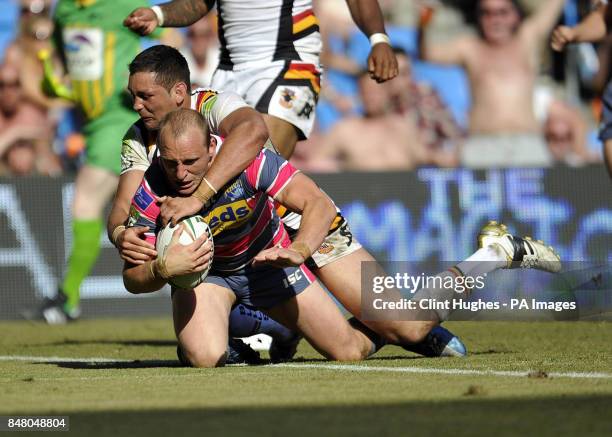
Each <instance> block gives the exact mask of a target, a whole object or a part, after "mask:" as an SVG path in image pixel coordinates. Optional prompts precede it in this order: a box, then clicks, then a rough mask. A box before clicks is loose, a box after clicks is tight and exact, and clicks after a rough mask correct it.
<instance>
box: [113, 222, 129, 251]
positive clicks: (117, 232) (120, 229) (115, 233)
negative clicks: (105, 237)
mask: <svg viewBox="0 0 612 437" xmlns="http://www.w3.org/2000/svg"><path fill="white" fill-rule="evenodd" d="M125 229H126V228H125V226H123V225H119V226H117V227H116V228H115V229H113V233H112V234H111V243H113V245H114V246H115V247H117V239H118V238H119V235H121V233H122V232H123V231H125Z"/></svg>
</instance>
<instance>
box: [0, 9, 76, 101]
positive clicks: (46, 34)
mask: <svg viewBox="0 0 612 437" xmlns="http://www.w3.org/2000/svg"><path fill="white" fill-rule="evenodd" d="M29 5H30V6H29ZM43 6H44V2H42V1H41V2H36V1H30V2H27V1H22V13H21V17H20V19H19V33H18V34H17V37H16V38H15V40H14V41H13V42H12V43H11V44H10V45H9V46H8V47H7V49H6V53H5V59H4V61H5V63H7V64H11V65H13V66H15V67H17V68H18V69H19V77H20V78H21V82H22V89H23V97H24V98H25V99H27V100H28V101H30V102H31V103H34V104H36V105H38V106H39V107H40V108H43V109H55V108H66V107H68V106H69V105H68V103H67V102H66V101H64V100H62V99H54V98H50V97H48V96H46V95H45V94H44V93H43V91H42V89H41V87H40V83H41V81H42V78H43V67H42V64H41V62H40V60H39V58H38V52H39V51H40V50H48V51H51V35H52V33H53V21H52V20H51V18H50V17H49V16H48V15H46V14H45V13H42V12H36V13H34V12H31V10H33V11H39V10H41V8H43ZM42 10H44V9H42ZM56 62H57V63H58V65H59V61H58V60H56Z"/></svg>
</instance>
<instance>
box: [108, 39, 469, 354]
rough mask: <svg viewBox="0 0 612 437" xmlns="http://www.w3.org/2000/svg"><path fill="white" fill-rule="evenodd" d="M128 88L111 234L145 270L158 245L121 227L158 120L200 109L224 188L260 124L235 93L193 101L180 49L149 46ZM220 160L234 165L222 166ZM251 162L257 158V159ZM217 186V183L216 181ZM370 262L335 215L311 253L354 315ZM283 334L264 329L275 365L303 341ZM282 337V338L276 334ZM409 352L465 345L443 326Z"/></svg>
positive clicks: (293, 228)
mask: <svg viewBox="0 0 612 437" xmlns="http://www.w3.org/2000/svg"><path fill="white" fill-rule="evenodd" d="M128 88H129V90H130V92H131V94H132V95H133V97H134V109H135V110H136V111H137V112H138V113H139V115H140V116H141V120H140V121H138V122H137V123H135V124H134V125H133V126H132V128H131V129H130V130H129V131H128V133H127V134H126V137H125V139H124V142H123V149H122V166H123V168H122V174H121V177H120V180H119V188H118V190H117V195H116V197H115V200H114V203H113V208H112V210H111V214H110V216H109V221H108V233H109V238H110V239H111V241H113V243H114V244H115V245H116V246H117V248H118V249H119V251H120V253H121V257H122V258H123V259H124V260H125V261H128V262H130V263H134V264H142V263H144V262H146V261H147V260H149V259H151V258H152V257H155V256H156V255H157V254H156V252H155V250H154V246H153V245H151V244H148V243H147V242H146V241H144V240H143V239H141V236H142V235H143V234H144V233H145V232H147V230H146V229H144V228H141V229H138V228H130V229H126V228H125V226H124V225H125V221H126V220H127V218H128V214H129V205H130V200H131V198H132V196H133V195H134V193H135V192H136V189H137V187H138V184H139V183H140V181H141V180H142V177H143V174H144V172H145V171H146V169H147V168H148V167H149V165H150V163H151V162H152V160H153V158H154V157H155V156H156V154H158V149H157V146H156V138H157V128H158V126H159V123H160V122H161V119H162V118H163V117H164V116H166V115H167V114H168V113H169V112H170V111H172V110H175V109H176V108H178V107H182V108H192V109H197V110H198V111H200V112H201V113H202V114H203V115H204V117H205V120H206V121H207V124H208V126H209V128H210V131H211V132H212V133H213V134H220V135H222V136H226V140H225V142H224V145H223V147H222V148H221V152H220V153H219V156H217V157H216V159H215V161H214V162H213V164H212V166H211V168H210V169H209V170H208V172H207V173H206V178H204V179H203V180H204V183H206V182H207V181H208V180H209V179H211V176H209V175H212V174H213V172H216V174H217V175H220V176H221V177H223V178H225V179H224V182H223V183H222V184H221V186H224V185H226V183H227V182H228V181H229V179H230V178H232V177H233V176H235V175H238V174H239V173H240V171H242V170H243V169H244V168H246V166H247V165H248V162H249V161H247V160H246V157H247V156H249V154H250V153H252V152H251V150H253V148H252V147H251V148H248V150H239V149H238V148H241V147H247V146H248V145H249V144H252V141H251V140H249V138H250V137H249V136H248V135H252V134H253V131H252V129H255V126H257V123H256V119H257V118H258V117H259V118H260V117H261V116H260V115H259V114H258V113H257V112H256V111H254V110H253V109H252V108H248V107H247V106H246V103H245V102H244V101H243V100H242V99H241V98H240V97H238V96H237V95H235V94H233V93H230V92H216V91H212V90H197V91H195V92H194V94H193V95H192V96H190V97H189V96H188V92H187V90H189V89H190V84H189V68H188V66H187V62H186V61H185V59H184V58H183V56H182V55H181V54H180V53H179V52H178V51H177V50H175V49H173V48H171V47H168V46H161V45H160V46H154V47H151V48H149V49H147V50H145V51H143V52H142V53H140V54H139V55H138V56H137V57H136V58H135V59H134V61H133V62H132V63H131V64H130V78H129V87H128ZM249 120H250V121H249ZM243 123H246V127H247V130H245V129H241V128H240V126H241V125H242V124H243ZM264 129H265V127H264ZM257 150H259V149H257ZM237 152H240V155H238V156H237V159H235V160H232V154H233V153H237ZM223 156H225V157H226V160H228V159H229V160H230V161H232V162H231V163H230V164H223V162H222V157H223ZM252 156H253V157H252V159H253V158H254V157H255V154H253V155H252ZM245 161H246V163H245ZM243 163H244V164H243ZM215 177H217V176H215ZM217 180H219V178H218V177H217V179H215V181H217ZM194 195H197V193H194ZM162 204H163V202H162ZM281 214H282V215H285V217H284V222H285V225H286V226H287V228H288V230H289V231H290V232H292V233H295V232H297V229H298V228H299V226H300V217H299V216H298V215H295V214H293V215H292V216H290V217H287V215H286V214H284V213H283V212H282V211H281ZM373 260H374V258H373V257H372V256H371V255H370V254H369V253H368V252H367V251H366V250H365V249H363V248H362V247H361V245H360V244H359V242H358V241H357V240H356V239H355V238H354V237H353V236H352V234H351V232H350V229H349V227H348V223H346V221H345V220H344V218H343V217H342V214H341V213H340V211H339V210H337V214H336V219H335V220H334V222H333V223H332V226H330V229H329V232H328V235H327V237H326V239H325V245H324V247H322V248H321V249H319V250H317V251H315V252H314V253H312V259H310V260H308V262H309V263H310V266H311V267H312V268H313V269H315V270H314V271H315V274H316V275H317V276H318V277H319V278H320V279H321V280H322V281H323V282H324V284H325V286H326V287H327V288H328V289H329V290H331V291H332V293H334V295H335V296H336V297H337V298H338V299H339V300H340V301H341V303H342V304H343V305H345V307H346V308H347V309H348V310H349V311H351V312H352V313H353V314H356V315H358V314H359V311H360V308H359V305H360V290H361V284H360V279H359V278H360V277H361V276H360V270H359V263H360V262H362V261H373ZM234 316H237V313H236V312H232V317H233V318H232V321H233V323H232V329H233V331H234V332H235V333H236V335H237V336H238V331H239V330H240V329H239V327H240V326H242V325H243V324H244V323H245V322H246V323H248V319H246V320H245V318H241V317H239V316H237V317H234ZM260 318H261V317H260ZM281 331H282V330H281V329H279V328H278V327H276V326H275V324H274V322H273V321H272V320H270V321H269V323H268V324H263V325H262V326H260V327H259V332H260V333H268V334H272V337H273V338H274V340H275V341H274V342H273V347H272V355H274V359H278V360H282V359H286V358H289V357H290V356H292V354H293V353H294V351H295V346H296V344H297V340H298V338H295V339H294V340H295V341H293V342H291V341H290V342H285V341H283V339H286V337H287V336H286V335H284V333H282V332H281ZM279 332H281V334H282V335H279ZM277 340H278V341H277ZM406 347H407V348H408V349H409V350H412V351H414V352H417V353H421V354H424V355H427V356H440V355H447V354H452V355H464V354H465V347H464V346H463V344H462V343H461V342H460V340H459V339H458V338H457V337H455V336H454V335H453V334H451V333H450V332H448V331H447V330H445V329H444V328H442V327H437V328H435V329H434V330H433V331H432V333H431V334H430V335H429V336H428V337H427V338H426V340H425V341H424V342H423V343H422V344H418V345H406Z"/></svg>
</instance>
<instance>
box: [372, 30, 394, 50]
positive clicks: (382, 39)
mask: <svg viewBox="0 0 612 437" xmlns="http://www.w3.org/2000/svg"><path fill="white" fill-rule="evenodd" d="M380 43H385V44H388V45H391V40H390V39H389V37H388V36H387V35H386V34H384V33H373V34H372V35H370V47H374V46H375V45H376V44H380Z"/></svg>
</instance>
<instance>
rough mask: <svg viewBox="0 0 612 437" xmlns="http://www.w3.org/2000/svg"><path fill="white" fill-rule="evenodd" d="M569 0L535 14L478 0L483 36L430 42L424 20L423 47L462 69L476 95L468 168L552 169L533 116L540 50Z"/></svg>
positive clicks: (506, 0)
mask: <svg viewBox="0 0 612 437" xmlns="http://www.w3.org/2000/svg"><path fill="white" fill-rule="evenodd" d="M564 2H565V0H546V1H543V2H541V4H540V6H539V8H538V9H537V10H536V11H535V12H534V13H533V14H531V15H530V16H528V17H524V13H523V11H522V9H521V8H520V6H519V4H518V3H517V2H516V1H515V0H479V1H478V2H477V5H476V10H475V13H476V14H477V18H476V23H477V29H478V35H477V36H472V35H467V36H463V37H460V38H457V39H455V40H454V41H452V42H450V43H446V44H429V43H428V42H427V41H426V37H425V35H424V31H425V29H426V24H427V23H426V22H425V21H422V22H421V28H420V30H421V35H420V48H421V55H422V57H423V58H424V59H426V60H428V61H431V62H438V63H445V64H459V65H462V66H463V67H464V68H465V69H466V71H467V74H468V77H469V80H470V87H471V95H472V108H471V111H470V116H469V134H470V136H469V138H468V139H467V141H466V142H465V144H464V147H463V148H462V153H461V162H462V164H463V165H465V166H467V167H495V166H548V165H551V164H552V157H551V156H550V153H549V151H548V149H547V147H546V144H545V142H544V138H543V134H542V130H541V127H540V125H539V124H538V122H537V120H536V118H535V114H534V112H533V92H534V85H535V80H536V77H537V75H538V72H539V67H540V62H539V61H538V60H539V59H540V57H539V50H540V49H541V48H542V46H543V44H544V42H545V41H546V38H547V37H548V34H549V33H550V31H551V30H552V28H553V26H554V25H555V24H556V22H557V20H558V19H559V15H560V13H561V10H562V8H563V5H564Z"/></svg>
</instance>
